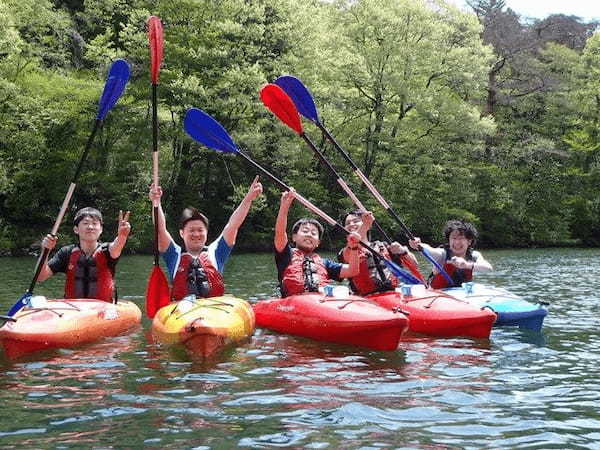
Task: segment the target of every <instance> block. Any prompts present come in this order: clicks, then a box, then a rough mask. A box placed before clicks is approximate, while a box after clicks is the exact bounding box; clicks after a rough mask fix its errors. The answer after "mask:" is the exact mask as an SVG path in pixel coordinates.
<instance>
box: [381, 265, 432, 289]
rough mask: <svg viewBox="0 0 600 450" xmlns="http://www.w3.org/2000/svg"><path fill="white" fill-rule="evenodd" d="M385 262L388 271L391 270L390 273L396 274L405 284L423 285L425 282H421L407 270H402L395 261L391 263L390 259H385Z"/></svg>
mask: <svg viewBox="0 0 600 450" xmlns="http://www.w3.org/2000/svg"><path fill="white" fill-rule="evenodd" d="M383 262H384V263H385V265H386V266H387V267H388V269H390V271H391V272H392V273H393V274H394V276H396V277H397V278H400V279H401V280H402V281H404V282H405V283H408V284H423V282H422V281H421V280H419V279H418V278H417V277H415V276H413V275H412V274H411V273H409V272H407V271H406V270H404V269H402V268H401V267H400V266H399V265H398V264H396V263H395V262H394V261H390V260H389V259H384V260H383Z"/></svg>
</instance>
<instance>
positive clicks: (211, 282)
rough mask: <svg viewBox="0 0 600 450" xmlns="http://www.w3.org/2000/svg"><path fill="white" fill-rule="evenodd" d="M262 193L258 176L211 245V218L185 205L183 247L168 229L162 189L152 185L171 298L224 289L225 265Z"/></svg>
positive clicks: (181, 232)
mask: <svg viewBox="0 0 600 450" xmlns="http://www.w3.org/2000/svg"><path fill="white" fill-rule="evenodd" d="M261 193H262V184H261V183H260V182H259V181H258V177H256V178H255V179H254V181H253V182H252V184H251V185H250V189H249V190H248V193H247V194H246V196H245V197H244V198H243V200H242V201H241V202H240V204H239V206H238V207H237V208H236V210H235V211H234V212H233V214H231V217H230V218H229V221H228V222H227V225H225V228H223V231H222V232H221V234H220V235H219V237H217V239H215V240H214V241H213V242H212V243H211V244H210V245H209V246H208V247H206V240H207V237H208V219H207V218H206V216H205V215H204V214H202V213H201V212H200V211H198V210H197V209H196V208H191V207H190V208H186V209H184V210H183V213H182V214H181V220H180V222H179V235H180V236H181V238H182V239H183V243H184V248H185V250H182V248H181V247H180V246H179V245H177V244H176V243H175V240H174V239H173V237H172V236H171V234H170V233H169V232H168V231H167V227H166V221H165V214H164V212H163V209H162V206H161V204H160V199H161V196H162V189H161V187H160V186H156V187H155V186H154V185H152V186H151V187H150V194H149V196H150V200H151V201H153V202H156V204H158V250H159V251H160V253H161V254H162V257H163V260H164V261H165V263H166V265H167V270H168V273H169V278H170V280H171V281H172V289H171V300H172V301H178V300H181V299H183V298H185V297H187V296H188V295H195V296H196V297H218V296H220V295H223V294H224V292H225V284H224V281H223V276H222V274H223V269H224V267H225V263H226V262H227V259H228V258H229V255H230V253H231V250H232V249H233V246H234V245H235V239H236V237H237V233H238V230H239V228H240V227H241V226H242V224H243V223H244V220H245V219H246V216H247V215H248V212H249V211H250V207H251V206H252V202H253V201H254V200H255V199H256V198H257V197H258V196H259V195H260V194H261Z"/></svg>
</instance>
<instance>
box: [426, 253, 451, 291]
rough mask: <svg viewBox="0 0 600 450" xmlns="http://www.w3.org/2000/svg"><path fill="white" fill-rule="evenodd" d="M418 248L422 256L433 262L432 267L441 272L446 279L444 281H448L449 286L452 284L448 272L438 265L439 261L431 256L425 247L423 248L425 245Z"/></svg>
mask: <svg viewBox="0 0 600 450" xmlns="http://www.w3.org/2000/svg"><path fill="white" fill-rule="evenodd" d="M420 250H421V253H422V254H423V256H424V257H425V258H427V259H428V260H429V262H430V263H431V264H433V265H434V267H435V268H436V269H437V270H438V272H439V273H441V274H442V276H443V277H444V278H445V279H446V281H447V282H448V283H450V286H454V280H453V279H452V278H451V277H450V275H448V272H446V271H445V270H444V268H443V267H442V266H441V265H440V263H439V262H437V261H436V260H435V259H434V258H433V256H431V254H430V253H429V252H428V251H427V249H425V247H421V248H420Z"/></svg>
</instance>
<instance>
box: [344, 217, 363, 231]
mask: <svg viewBox="0 0 600 450" xmlns="http://www.w3.org/2000/svg"><path fill="white" fill-rule="evenodd" d="M362 223H363V221H362V219H361V217H360V216H357V215H354V214H348V215H347V216H346V220H345V221H344V228H346V230H348V232H350V233H352V232H354V231H356V232H358V229H359V228H360V227H361V225H362Z"/></svg>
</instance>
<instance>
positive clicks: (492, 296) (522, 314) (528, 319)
mask: <svg viewBox="0 0 600 450" xmlns="http://www.w3.org/2000/svg"><path fill="white" fill-rule="evenodd" d="M444 292H446V293H448V294H450V295H452V296H454V297H457V298H460V299H461V300H464V301H466V302H469V303H470V304H472V305H475V306H479V307H485V308H489V309H491V310H492V311H494V312H495V313H496V314H498V319H497V320H496V323H495V326H518V327H519V328H521V329H526V330H531V331H534V332H539V331H541V329H542V326H543V324H544V318H545V317H546V316H547V315H548V310H547V309H546V307H545V306H544V305H543V304H541V303H537V304H534V303H531V302H528V301H527V300H524V299H523V298H521V297H519V296H517V295H514V294H512V293H511V292H509V291H507V290H506V289H502V288H497V287H494V286H488V285H484V284H481V283H471V284H466V283H465V286H464V287H457V288H450V289H444Z"/></svg>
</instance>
